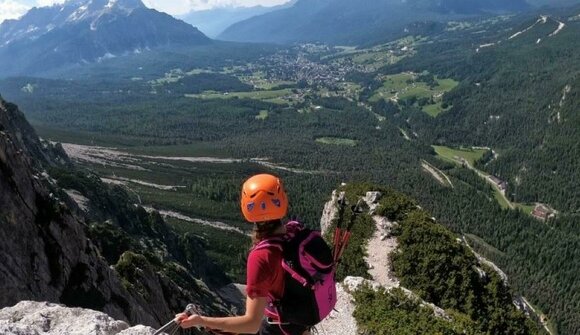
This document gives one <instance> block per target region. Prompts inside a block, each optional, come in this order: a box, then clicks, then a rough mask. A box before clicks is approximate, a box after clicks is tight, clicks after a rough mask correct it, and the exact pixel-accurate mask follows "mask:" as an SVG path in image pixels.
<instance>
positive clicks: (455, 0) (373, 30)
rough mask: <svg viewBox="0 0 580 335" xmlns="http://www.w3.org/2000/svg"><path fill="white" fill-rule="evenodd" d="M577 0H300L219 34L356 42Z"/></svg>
mask: <svg viewBox="0 0 580 335" xmlns="http://www.w3.org/2000/svg"><path fill="white" fill-rule="evenodd" d="M577 2H578V0H556V1H548V0H532V1H530V2H526V1H525V0H510V1H505V0H440V1H434V0H358V1H352V0H299V1H297V3H296V4H295V5H294V6H292V7H291V8H287V9H283V10H278V11H275V12H270V13H267V14H264V15H260V16H257V17H253V18H250V19H248V20H245V21H242V22H239V23H237V24H234V25H232V26H231V27H229V28H228V29H226V30H225V31H224V32H223V33H222V34H220V35H219V38H220V39H224V40H229V41H238V42H272V43H292V42H316V41H319V42H329V43H345V44H359V43H363V42H366V41H369V40H377V39H380V38H381V37H383V38H387V39H388V38H390V37H396V35H397V34H401V33H403V31H404V29H405V26H406V25H408V24H410V23H413V22H417V21H440V20H448V19H454V18H461V17H466V16H473V15H482V14H490V13H492V14H495V13H506V12H518V11H523V10H527V9H530V8H533V6H542V5H553V6H555V5H566V4H572V3H577Z"/></svg>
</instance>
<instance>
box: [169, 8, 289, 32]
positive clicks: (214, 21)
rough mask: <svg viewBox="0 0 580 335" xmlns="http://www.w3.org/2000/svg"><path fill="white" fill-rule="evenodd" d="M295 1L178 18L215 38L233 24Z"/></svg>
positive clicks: (212, 11)
mask: <svg viewBox="0 0 580 335" xmlns="http://www.w3.org/2000/svg"><path fill="white" fill-rule="evenodd" d="M295 2H296V0H292V1H290V2H288V3H286V4H283V5H280V6H273V7H264V6H254V7H221V8H215V9H209V10H202V11H193V12H190V13H188V14H186V15H183V16H180V17H179V18H180V19H182V20H183V21H185V22H187V23H190V24H191V25H193V26H194V27H197V28H198V29H199V30H201V31H202V32H203V33H204V34H206V35H207V36H209V37H217V36H218V35H219V34H221V33H222V32H223V31H224V30H225V29H226V28H228V27H229V26H231V25H232V24H234V23H237V22H240V21H244V20H247V19H249V18H251V17H254V16H258V15H262V14H266V13H269V12H273V11H276V10H280V9H285V8H289V7H291V6H292V5H293V4H294V3H295Z"/></svg>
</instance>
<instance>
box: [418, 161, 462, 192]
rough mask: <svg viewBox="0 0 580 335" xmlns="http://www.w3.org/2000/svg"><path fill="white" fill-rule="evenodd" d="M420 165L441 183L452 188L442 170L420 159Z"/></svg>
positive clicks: (449, 180)
mask: <svg viewBox="0 0 580 335" xmlns="http://www.w3.org/2000/svg"><path fill="white" fill-rule="evenodd" d="M421 166H422V167H423V170H425V171H427V172H428V173H430V174H431V175H432V176H433V177H434V178H435V179H436V180H437V181H438V182H439V183H440V184H441V185H443V186H450V187H451V188H454V186H453V183H452V182H451V179H449V177H448V176H447V175H446V174H445V173H443V171H441V170H439V169H438V168H436V167H434V166H433V165H431V164H429V163H428V162H427V161H425V160H422V161H421Z"/></svg>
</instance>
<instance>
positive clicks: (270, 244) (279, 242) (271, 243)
mask: <svg viewBox="0 0 580 335" xmlns="http://www.w3.org/2000/svg"><path fill="white" fill-rule="evenodd" d="M284 241H285V240H284V238H283V237H272V238H268V239H265V240H262V241H260V242H258V244H256V245H255V246H254V247H253V248H252V250H260V249H266V248H275V249H279V250H280V251H283V250H284V246H283V244H284Z"/></svg>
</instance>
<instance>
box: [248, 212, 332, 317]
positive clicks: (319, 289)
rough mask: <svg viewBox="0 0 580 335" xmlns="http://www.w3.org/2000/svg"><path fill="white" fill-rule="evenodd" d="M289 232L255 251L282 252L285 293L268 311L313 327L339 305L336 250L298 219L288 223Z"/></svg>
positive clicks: (318, 233)
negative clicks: (337, 298) (334, 252)
mask: <svg viewBox="0 0 580 335" xmlns="http://www.w3.org/2000/svg"><path fill="white" fill-rule="evenodd" d="M286 231H287V233H286V235H285V236H284V237H276V238H271V239H267V240H264V241H262V242H260V243H258V244H257V245H256V246H255V247H254V250H257V249H262V248H278V249H280V250H281V251H282V253H283V260H282V264H281V265H282V268H283V269H284V270H285V271H284V272H285V283H284V294H283V296H282V298H281V299H277V300H274V299H273V298H271V299H270V300H271V301H270V304H269V306H268V309H269V311H271V312H272V313H274V314H275V315H278V319H279V322H280V323H291V324H295V325H302V326H309V327H310V326H314V325H316V324H317V323H319V322H320V321H322V320H323V319H324V318H326V317H327V316H328V315H329V314H330V312H331V311H332V310H333V309H334V306H335V305H336V282H335V278H334V274H335V271H336V268H335V262H334V259H333V253H332V251H331V249H330V247H329V246H328V244H327V243H326V241H324V239H323V238H322V236H321V235H320V232H318V231H314V230H310V229H307V228H305V227H304V225H302V224H301V223H299V222H297V221H291V222H288V223H287V224H286Z"/></svg>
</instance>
